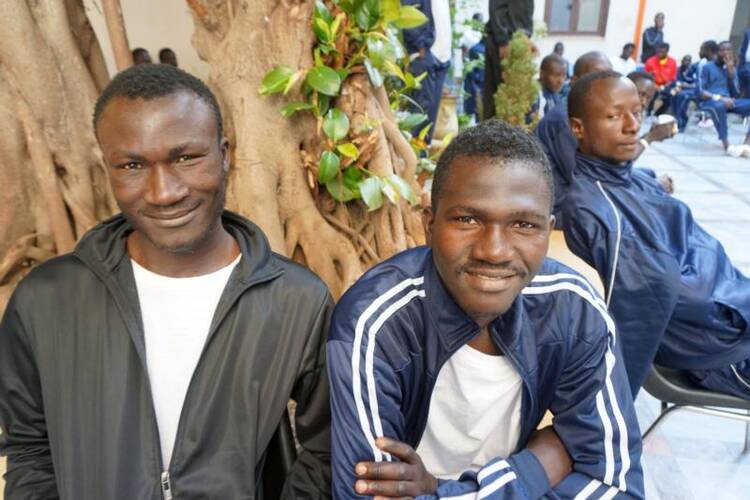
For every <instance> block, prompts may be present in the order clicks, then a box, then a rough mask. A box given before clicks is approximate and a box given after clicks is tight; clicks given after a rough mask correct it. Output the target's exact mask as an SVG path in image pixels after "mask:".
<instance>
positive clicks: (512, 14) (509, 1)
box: [482, 0, 534, 120]
mask: <svg viewBox="0 0 750 500" xmlns="http://www.w3.org/2000/svg"><path fill="white" fill-rule="evenodd" d="M489 8H490V17H489V20H488V21H487V26H486V28H485V30H486V32H485V36H486V42H485V46H486V55H485V58H486V59H485V65H484V91H483V92H482V119H483V120H487V119H489V118H492V117H493V116H495V92H497V87H498V86H499V85H500V83H502V81H503V76H502V68H501V66H500V62H501V60H502V59H503V58H505V57H507V56H508V44H509V43H510V39H511V38H512V37H513V33H515V32H516V31H519V30H521V31H523V32H525V33H526V34H527V35H528V36H531V33H532V31H533V30H534V21H533V19H532V16H533V15H534V1H533V0H490V5H489Z"/></svg>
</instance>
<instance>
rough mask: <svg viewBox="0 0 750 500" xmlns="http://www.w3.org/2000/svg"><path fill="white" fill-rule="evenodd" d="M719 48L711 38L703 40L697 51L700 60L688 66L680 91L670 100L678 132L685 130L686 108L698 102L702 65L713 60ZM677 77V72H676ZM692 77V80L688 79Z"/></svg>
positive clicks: (686, 120) (686, 121)
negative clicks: (684, 81)
mask: <svg viewBox="0 0 750 500" xmlns="http://www.w3.org/2000/svg"><path fill="white" fill-rule="evenodd" d="M718 50H719V44H717V43H716V42H715V41H713V40H706V41H705V42H703V43H702V44H701V46H700V49H699V51H698V55H699V56H700V60H699V61H698V62H694V63H693V64H692V65H691V66H690V70H689V71H688V72H686V75H687V76H688V77H687V78H685V80H686V83H683V84H682V85H681V86H680V91H679V92H677V93H676V94H675V96H674V99H673V100H672V110H673V111H674V116H675V118H676V119H677V128H678V129H679V131H680V132H684V131H685V127H687V123H688V114H687V113H688V108H689V107H690V103H691V102H694V103H697V102H698V95H700V93H701V87H700V83H701V79H700V75H701V72H702V71H703V66H705V65H706V64H707V63H708V62H710V61H713V60H714V58H715V57H716V52H718ZM677 77H678V79H679V78H680V77H679V74H678V76H677ZM690 79H692V81H689V80H690Z"/></svg>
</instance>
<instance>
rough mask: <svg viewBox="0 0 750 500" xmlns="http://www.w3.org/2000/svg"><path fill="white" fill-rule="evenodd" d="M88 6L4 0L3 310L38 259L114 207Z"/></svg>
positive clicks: (0, 138) (99, 63)
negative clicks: (97, 123) (97, 124)
mask: <svg viewBox="0 0 750 500" xmlns="http://www.w3.org/2000/svg"><path fill="white" fill-rule="evenodd" d="M83 12H84V11H83V6H82V4H81V2H80V0H77V1H76V0H66V1H65V2H61V1H59V0H46V1H44V0H3V1H2V2H0V32H2V33H3V36H2V37H0V120H1V121H2V123H3V127H2V130H0V185H2V186H3V190H2V193H1V194H0V203H2V206H3V210H2V211H0V310H1V309H3V308H4V305H5V302H6V300H7V296H8V294H9V293H10V290H12V288H13V287H14V285H15V283H17V282H18V280H19V279H20V278H21V277H22V276H23V275H24V274H25V273H26V272H27V271H28V269H29V268H30V266H31V265H34V264H36V263H39V262H41V261H43V260H45V259H47V258H49V257H51V256H53V255H55V254H58V253H62V252H66V251H70V250H71V249H72V247H73V245H74V242H75V241H76V239H77V238H79V237H80V236H81V235H82V234H83V233H84V232H85V231H86V230H87V229H89V228H90V227H91V226H92V225H94V224H95V223H96V222H97V221H99V220H101V219H102V218H104V217H106V216H108V215H110V214H111V213H112V212H113V211H114V208H115V204H114V200H113V198H112V196H111V193H110V191H109V186H108V182H107V178H106V170H105V168H104V163H103V161H102V158H101V153H100V151H99V147H98V146H97V143H96V139H95V137H94V131H93V126H92V124H91V111H92V109H93V106H94V102H95V101H96V97H97V95H98V92H99V89H100V88H101V86H102V85H104V84H105V83H106V78H105V77H106V71H105V69H104V61H103V58H102V56H101V50H100V49H99V45H98V42H96V38H95V37H94V36H93V31H92V30H91V26H90V25H89V24H88V21H87V20H86V18H85V15H84V14H83ZM71 22H72V23H73V24H71Z"/></svg>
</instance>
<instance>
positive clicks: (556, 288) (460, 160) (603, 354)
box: [327, 120, 643, 499]
mask: <svg viewBox="0 0 750 500" xmlns="http://www.w3.org/2000/svg"><path fill="white" fill-rule="evenodd" d="M552 190H553V181H552V178H551V173H550V171H549V164H548V162H547V159H546V157H545V155H544V152H543V151H542V149H541V148H540V147H539V145H538V143H537V142H536V141H535V140H533V138H531V137H530V136H529V135H527V134H526V133H525V132H523V131H521V130H520V129H516V128H513V127H511V126H509V125H507V124H505V123H503V122H500V121H497V120H492V121H488V122H484V123H482V124H480V125H477V126H476V127H473V128H471V129H468V130H467V131H465V132H463V133H462V134H460V135H459V136H457V137H456V138H455V139H454V140H453V141H452V142H451V144H450V145H449V146H448V148H447V149H446V150H445V152H444V153H443V154H442V156H441V158H440V160H439V162H438V166H437V169H436V172H435V177H434V181H433V186H432V202H433V206H432V209H431V212H430V214H429V215H428V216H426V217H425V229H426V232H427V240H428V245H429V246H428V247H419V248H414V249H411V250H407V251H405V252H402V253H400V254H398V255H396V256H394V257H393V258H391V259H389V260H387V261H385V262H383V263H381V264H379V265H377V266H375V267H374V268H372V269H371V270H370V271H369V272H367V273H366V274H365V275H364V276H363V277H362V278H361V279H360V280H359V281H358V282H357V283H355V285H354V286H353V287H352V288H350V289H349V291H348V292H347V293H346V294H344V296H343V297H342V298H341V300H340V302H339V303H338V306H337V307H336V310H335V312H334V318H333V323H332V327H331V331H330V337H329V341H328V349H327V353H328V354H327V355H328V371H329V376H330V385H331V407H332V412H333V420H332V423H333V427H332V428H333V441H332V461H333V491H334V498H336V499H350V498H361V497H364V496H378V497H399V498H403V497H420V498H488V499H500V498H503V499H507V498H518V499H536V498H540V497H545V498H574V497H575V498H599V497H602V496H607V498H642V497H643V475H642V470H641V466H640V452H641V443H640V433H639V429H638V424H637V421H636V416H635V412H634V409H633V403H632V399H631V396H630V391H629V387H628V385H627V379H626V376H625V372H624V369H623V363H622V361H621V358H620V354H619V347H618V343H619V333H617V332H616V330H615V328H614V324H613V322H612V320H611V319H610V318H609V316H608V315H607V312H606V309H605V306H604V303H603V301H602V300H601V299H600V298H599V297H598V296H597V294H596V292H594V291H593V289H592V288H591V286H590V285H589V284H588V282H586V281H585V280H584V279H583V278H581V277H580V276H579V275H578V274H576V273H575V272H573V271H571V270H570V269H569V268H567V267H565V266H563V265H562V264H560V263H558V262H555V261H553V260H549V259H545V255H546V251H547V246H548V242H549V232H550V230H551V228H552V226H553V224H554V217H552V216H551V215H550V214H551V198H552ZM548 410H549V411H551V412H552V413H553V414H554V419H553V426H552V427H546V428H544V429H541V430H536V429H537V426H538V425H539V423H540V421H541V419H542V417H543V415H544V414H545V412H546V411H548Z"/></svg>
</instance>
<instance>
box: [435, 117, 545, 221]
mask: <svg viewBox="0 0 750 500" xmlns="http://www.w3.org/2000/svg"><path fill="white" fill-rule="evenodd" d="M471 156H475V157H484V158H490V159H492V160H494V161H497V163H498V165H499V166H502V164H503V163H505V162H508V161H520V162H523V164H524V165H528V166H529V168H533V169H534V170H536V171H538V172H539V174H540V175H541V176H542V178H543V179H544V182H545V184H546V185H547V188H548V189H549V195H550V211H551V210H552V205H553V203H554V199H555V194H554V193H555V187H554V180H553V178H552V168H551V167H550V163H549V160H548V159H547V155H546V154H545V153H544V149H542V146H541V144H539V141H538V140H537V139H536V138H535V137H534V136H533V135H531V134H529V133H528V132H526V131H525V130H523V129H521V128H518V127H514V126H512V125H509V124H508V123H506V122H504V121H502V120H498V119H496V118H495V119H492V120H487V121H484V122H481V123H479V124H478V125H475V126H473V127H471V128H468V129H466V130H464V131H463V132H461V133H460V134H458V135H457V136H456V137H455V138H454V139H453V140H452V141H451V142H450V144H448V147H446V148H445V151H443V153H442V154H441V155H440V159H439V160H438V162H437V167H435V173H434V175H433V178H432V210H433V212H434V211H435V210H437V205H438V201H439V200H440V196H441V194H442V192H443V189H444V186H445V183H446V181H447V179H448V177H449V175H450V171H451V167H452V165H453V164H454V162H455V160H456V159H457V158H460V157H471Z"/></svg>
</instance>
